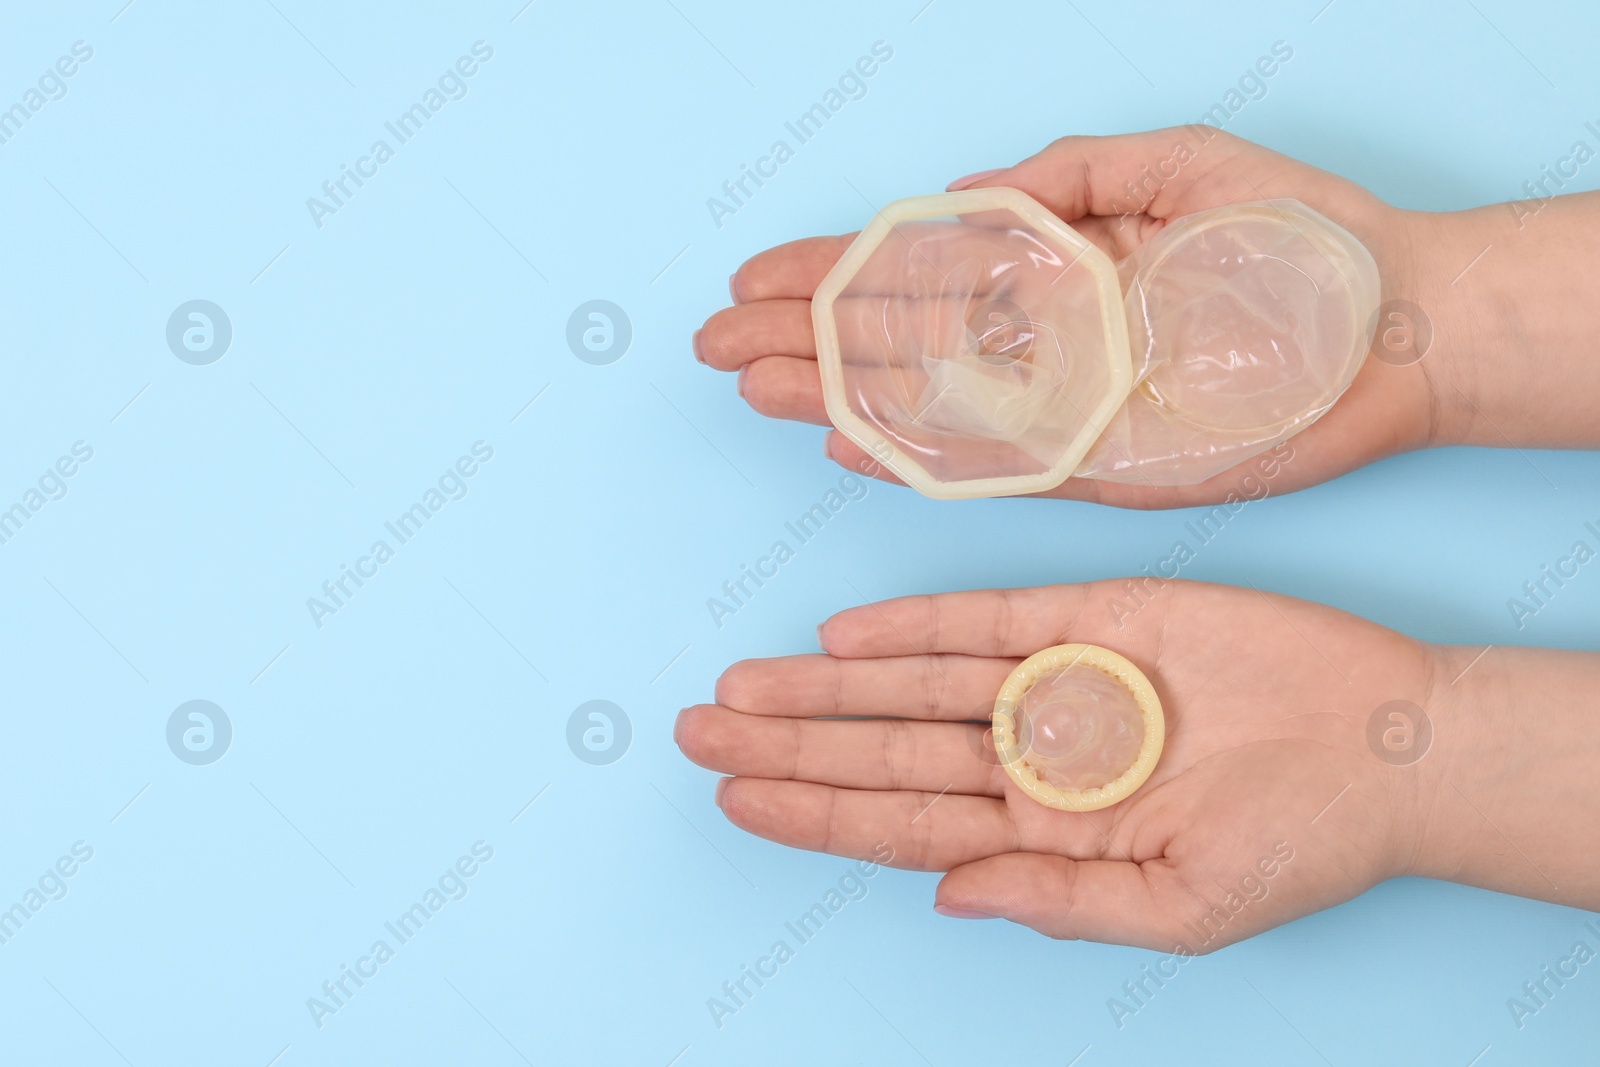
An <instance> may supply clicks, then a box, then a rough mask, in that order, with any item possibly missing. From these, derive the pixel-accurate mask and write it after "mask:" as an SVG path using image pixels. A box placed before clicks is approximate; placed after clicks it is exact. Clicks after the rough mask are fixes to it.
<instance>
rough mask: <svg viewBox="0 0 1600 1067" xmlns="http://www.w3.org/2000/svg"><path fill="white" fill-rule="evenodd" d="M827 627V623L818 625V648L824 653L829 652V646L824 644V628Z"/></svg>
mask: <svg viewBox="0 0 1600 1067" xmlns="http://www.w3.org/2000/svg"><path fill="white" fill-rule="evenodd" d="M826 625H828V624H827V623H825V622H819V623H817V647H818V648H820V649H822V650H823V651H824V652H826V651H827V650H828V646H827V645H824V644H823V643H822V628H823V627H824V626H826Z"/></svg>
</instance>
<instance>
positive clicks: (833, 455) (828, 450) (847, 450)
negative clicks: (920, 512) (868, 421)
mask: <svg viewBox="0 0 1600 1067" xmlns="http://www.w3.org/2000/svg"><path fill="white" fill-rule="evenodd" d="M822 454H823V455H825V456H827V457H828V458H829V459H831V460H833V461H834V462H835V463H837V464H839V466H841V467H844V468H845V469H847V470H852V471H855V472H856V473H857V474H862V475H865V476H866V477H868V478H876V479H877V480H878V481H880V482H888V483H889V484H890V485H902V486H903V485H905V484H906V483H905V482H903V481H901V480H900V478H899V476H897V475H896V474H895V473H894V472H893V471H891V470H890V469H889V468H888V467H885V466H884V465H883V463H882V462H881V461H880V460H879V459H878V457H877V456H874V455H873V454H872V453H870V452H868V451H867V450H866V449H864V448H862V447H861V446H860V445H858V444H856V443H855V442H854V441H852V440H850V438H848V437H846V436H845V435H844V434H842V433H840V432H839V431H838V430H829V431H828V435H827V436H826V437H824V438H823V439H822Z"/></svg>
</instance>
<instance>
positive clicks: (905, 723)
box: [676, 579, 1600, 953]
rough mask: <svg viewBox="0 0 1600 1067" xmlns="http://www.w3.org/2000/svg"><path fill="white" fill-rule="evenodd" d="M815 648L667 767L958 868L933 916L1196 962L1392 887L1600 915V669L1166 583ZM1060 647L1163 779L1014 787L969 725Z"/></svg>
mask: <svg viewBox="0 0 1600 1067" xmlns="http://www.w3.org/2000/svg"><path fill="white" fill-rule="evenodd" d="M819 636H820V638H821V643H822V647H823V648H824V649H825V650H826V652H825V654H823V655H806V656H790V657H784V658H781V659H770V660H751V661H746V662H743V663H738V664H735V665H734V666H733V667H731V668H729V670H728V671H727V673H725V674H724V675H723V676H722V678H721V680H720V681H719V682H718V684H717V703H716V704H714V705H699V706H696V707H693V708H688V709H685V710H684V712H683V713H682V715H681V716H680V717H679V719H678V724H677V730H676V737H677V741H678V744H679V746H680V747H681V748H682V749H683V751H684V753H685V754H686V755H687V756H688V757H689V758H690V759H692V760H693V761H695V762H696V763H698V764H700V765H701V766H704V767H708V768H710V769H712V770H715V771H720V772H722V773H723V774H726V775H732V776H733V777H731V778H727V779H724V780H723V781H722V782H721V783H719V785H718V787H717V801H718V804H719V805H720V806H721V808H722V810H723V812H724V814H726V815H727V817H728V818H729V819H730V820H731V821H732V822H734V823H735V824H736V825H738V826H740V827H741V828H743V829H745V830H748V831H749V832H751V833H754V834H758V835H760V836H762V837H766V838H769V839H771V840H773V841H777V842H779V843H782V844H785V845H791V846H793V847H796V848H804V849H812V850H816V851H823V852H831V853H835V854H837V855H841V856H849V857H853V858H858V859H878V858H879V857H880V856H881V855H882V853H883V850H882V848H881V846H883V845H887V846H888V847H889V848H891V849H892V850H893V859H892V860H891V861H890V862H891V864H892V865H894V866H900V867H908V868H913V869H917V870H928V871H943V872H948V873H946V874H945V876H944V878H943V879H942V880H941V881H940V883H939V888H938V893H937V898H936V899H937V907H938V908H939V910H941V911H942V912H944V913H945V914H948V915H954V916H958V917H979V916H982V917H988V916H998V917H1002V918H1006V919H1010V920H1012V921H1014V922H1019V923H1023V924H1026V925H1028V926H1031V927H1033V928H1034V929H1036V930H1039V931H1040V932H1042V933H1045V934H1049V935H1050V936H1052V937H1060V938H1081V939H1086V940H1093V941H1107V942H1116V943H1121V944H1131V945H1139V946H1143V947H1147V948H1152V949H1157V950H1160V951H1164V952H1172V951H1183V952H1191V953H1197V952H1205V951H1209V950H1212V949H1215V948H1218V947H1220V946H1222V945H1225V944H1229V943H1231V942H1233V941H1237V940H1239V939H1240V938H1243V937H1247V936H1249V935H1251V934H1254V933H1257V932H1259V931H1261V930H1264V929H1268V928H1270V927H1273V926H1277V925H1279V924H1281V923H1284V922H1287V921H1289V920H1291V919H1294V918H1297V917H1299V916H1301V915H1305V914H1308V913H1310V912H1313V911H1316V910H1319V909H1321V908H1326V907H1329V906H1331V905H1334V904H1337V903H1339V902H1341V901H1344V900H1348V899H1350V898H1351V897H1354V896H1356V895H1357V894H1359V893H1361V892H1363V891H1364V890H1366V889H1367V888H1369V887H1371V886H1372V885H1374V884H1376V883H1377V882H1379V881H1382V880H1383V879H1385V878H1389V877H1393V876H1396V875H1401V874H1425V875H1430V876H1433V877H1440V878H1451V879H1454V880H1457V881H1463V882H1468V883H1471V884H1475V885H1480V886H1486V887H1490V888H1495V889H1500V890H1504V891H1508V892H1514V893H1521V894H1523V895H1528V896H1535V897H1539V898H1542V899H1546V900H1559V901H1562V902H1565V903H1574V904H1579V905H1581V906H1587V907H1594V906H1595V905H1596V904H1597V903H1600V866H1597V865H1596V864H1594V863H1593V861H1592V856H1593V854H1594V850H1595V848H1596V847H1597V846H1600V829H1597V827H1600V788H1597V787H1596V786H1595V784H1594V782H1595V777H1594V773H1593V767H1594V765H1595V762H1596V760H1597V759H1600V742H1597V740H1596V737H1597V734H1600V731H1596V730H1595V729H1594V722H1593V719H1594V714H1593V711H1592V710H1591V709H1593V708H1594V706H1595V704H1596V702H1597V701H1596V698H1595V697H1594V696H1593V694H1594V692H1596V691H1600V669H1597V664H1596V657H1594V656H1584V655H1579V654H1573V653H1550V652H1538V651H1535V650H1507V649H1498V648H1497V649H1493V650H1491V651H1489V652H1486V653H1480V652H1479V650H1476V649H1457V648H1448V647H1440V646H1430V645H1426V644H1423V643H1421V642H1418V641H1415V640H1412V639H1410V638H1407V637H1404V636H1402V635H1400V634H1397V633H1395V632H1393V631H1391V630H1387V629H1384V628H1383V627H1381V626H1377V625H1375V624H1373V623H1370V622H1367V621H1365V620H1362V619H1359V618H1356V617H1355V616H1352V615H1349V614H1346V613H1344V612H1342V611H1338V610H1336V609H1333V608H1328V607H1323V606H1320V605H1316V604H1311V603H1307V602H1305V601H1299V600H1293V599H1290V598H1287V597H1281V596H1276V595H1273V594H1268V593H1262V592H1258V591H1256V590H1254V589H1237V588H1232V587H1228V586H1219V585H1207V584H1200V583H1195V582H1184V581H1171V582H1157V581H1155V580H1151V579H1134V580H1129V581H1115V582H1097V583H1092V584H1088V585H1071V586H1056V587H1051V588H1043V589H1029V590H1001V591H986V592H971V593H951V594H946V595H942V596H924V597H912V598H907V599H903V600H892V601H888V602H885V603H882V604H872V605H866V606H864V607H859V608H852V609H850V610H848V611H845V612H842V613H840V614H838V615H835V616H834V617H833V618H831V619H829V620H828V621H827V622H826V623H824V624H823V626H822V627H821V628H820V629H819ZM1068 642H1087V643H1090V644H1098V645H1103V646H1105V647H1107V648H1111V649H1113V650H1115V651H1117V652H1120V653H1122V654H1123V655H1125V656H1127V657H1128V658H1129V659H1130V660H1132V661H1133V662H1134V663H1135V664H1137V665H1138V666H1139V667H1140V668H1141V669H1142V670H1143V671H1144V672H1145V674H1146V675H1148V676H1149V678H1150V680H1151V682H1152V683H1153V684H1154V685H1155V688H1156V691H1157V692H1158V693H1159V694H1160V697H1161V700H1162V703H1163V707H1164V711H1165V715H1166V723H1167V740H1166V748H1165V751H1164V752H1163V754H1162V756H1161V760H1160V762H1159V763H1158V764H1157V766H1156V769H1155V772H1154V774H1152V776H1151V777H1150V779H1149V781H1148V782H1146V783H1145V785H1144V786H1142V787H1141V788H1140V789H1139V790H1138V791H1137V792H1136V793H1135V794H1134V795H1133V796H1131V797H1130V798H1128V799H1127V800H1125V801H1123V802H1121V803H1119V804H1116V805H1113V806H1112V807H1110V808H1106V809H1102V810H1100V811H1095V812H1090V813H1072V812H1062V811H1056V810H1053V809H1051V808H1047V807H1044V806H1042V805H1040V804H1039V803H1037V802H1035V801H1034V800H1032V799H1030V798H1029V797H1028V796H1026V795H1025V794H1023V793H1022V792H1021V791H1019V790H1018V789H1017V788H1016V786H1015V785H1014V784H1013V783H1012V782H1011V780H1010V778H1009V777H1008V776H1007V775H1006V773H1005V770H1004V769H1003V768H1002V767H1000V766H998V765H997V760H996V757H995V754H994V750H993V745H992V743H991V741H990V739H989V737H988V735H987V732H986V729H985V726H984V725H983V724H982V722H981V721H974V720H983V719H986V718H987V716H988V713H989V710H990V708H991V707H992V704H993V699H994V695H995V693H996V692H997V690H998V689H999V688H1000V685H1001V683H1002V682H1003V681H1004V679H1005V678H1006V676H1007V674H1009V673H1010V671H1011V670H1012V669H1013V668H1014V667H1015V666H1016V665H1017V664H1018V663H1019V662H1021V660H1022V659H1024V658H1025V657H1027V656H1029V655H1031V654H1032V653H1034V652H1037V651H1039V650H1040V649H1043V648H1047V647H1049V646H1051V645H1056V644H1062V643H1068ZM1475 655H1476V656H1477V658H1476V659H1474V656H1475ZM1458 681H1459V684H1457V683H1458ZM1395 701H1403V702H1406V703H1404V704H1391V702H1395ZM1418 708H1420V709H1423V714H1425V715H1426V716H1428V717H1429V719H1428V722H1429V725H1427V726H1424V725H1423V720H1422V718H1421V716H1419V715H1418V714H1416V713H1415V710H1414V709H1418ZM838 716H850V717H869V718H864V719H854V720H853V721H840V720H839V719H838V718H836V717H838ZM1513 841H1514V842H1515V844H1512V842H1513ZM1558 886H1559V887H1560V888H1557V887H1558Z"/></svg>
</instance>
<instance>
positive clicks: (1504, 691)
mask: <svg viewBox="0 0 1600 1067" xmlns="http://www.w3.org/2000/svg"><path fill="white" fill-rule="evenodd" d="M1430 651H1431V653H1432V656H1433V660H1434V664H1433V665H1434V671H1433V679H1434V680H1433V683H1432V685H1431V686H1430V689H1429V693H1428V699H1427V707H1426V712H1427V715H1428V718H1429V721H1430V725H1431V728H1432V738H1431V743H1430V745H1429V748H1428V750H1427V751H1426V752H1425V753H1423V754H1422V756H1421V757H1420V758H1419V759H1418V760H1417V761H1416V763H1415V764H1413V765H1412V766H1411V767H1409V768H1407V770H1409V771H1412V772H1415V773H1414V774H1413V775H1412V776H1411V777H1410V778H1409V780H1408V789H1407V793H1406V797H1407V799H1406V816H1405V818H1404V819H1403V823H1404V825H1405V826H1406V828H1407V831H1408V833H1407V840H1408V843H1409V849H1408V850H1407V851H1408V853H1409V855H1408V856H1407V858H1406V862H1403V863H1401V864H1400V865H1399V867H1400V870H1401V873H1404V874H1411V875H1419V876H1423V877H1429V878H1438V879H1443V880H1447V881H1454V882H1461V883H1464V884H1467V885H1475V886H1479V887H1482V888H1485V889H1493V890H1497V891H1500V892H1505V893H1514V894H1517V895H1519V896H1526V897H1533V898H1536V899H1540V900H1548V901H1554V902H1558V903H1564V904H1570V905H1573V906H1577V907H1585V908H1595V907H1596V906H1600V869H1597V867H1596V865H1595V863H1594V861H1593V856H1594V854H1595V850H1596V849H1600V777H1597V776H1596V773H1595V770H1596V767H1597V766H1600V730H1597V727H1600V656H1596V655H1595V654H1593V653H1578V652H1561V651H1552V650H1547V649H1533V648H1508V647H1499V646H1490V647H1489V648H1488V649H1487V650H1485V649H1484V648H1482V647H1476V648H1474V647H1470V646H1434V647H1432V648H1431V650H1430Z"/></svg>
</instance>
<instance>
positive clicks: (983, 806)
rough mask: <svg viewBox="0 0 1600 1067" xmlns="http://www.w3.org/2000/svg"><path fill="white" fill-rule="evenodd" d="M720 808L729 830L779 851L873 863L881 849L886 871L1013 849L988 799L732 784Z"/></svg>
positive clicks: (1010, 832) (1007, 827) (947, 864)
mask: <svg viewBox="0 0 1600 1067" xmlns="http://www.w3.org/2000/svg"><path fill="white" fill-rule="evenodd" d="M720 804H721V805H722V812H723V814H724V815H726V816H727V817H728V820H729V821H730V822H732V823H733V824H734V825H735V826H737V827H739V828H740V829H741V830H745V831H748V832H749V833H752V834H755V835H757V836H758V837H764V838H766V839H767V840H769V841H776V842H777V843H778V844H780V845H788V846H790V847H791V848H803V849H807V850H809V851H812V852H828V853H832V854H833V855H835V856H848V857H850V858H851V859H878V858H879V857H880V856H881V855H882V846H883V845H885V844H887V845H888V846H889V848H891V849H893V852H894V858H893V859H891V860H888V861H887V865H888V866H890V867H900V868H904V869H906V870H914V871H945V870H949V869H950V868H951V867H959V866H960V865H961V864H963V863H970V862H972V861H973V860H978V859H982V858H984V857H986V856H993V855H996V854H998V853H1001V852H1010V851H1012V850H1014V849H1015V848H1016V837H1015V829H1014V827H1013V826H1012V823H1011V816H1010V814H1009V813H1008V812H1007V810H1006V804H1005V801H1003V800H993V799H990V798H988V797H972V796H956V795H954V794H947V795H945V796H942V797H941V796H940V795H939V794H938V793H925V792H913V791H900V792H880V791H876V790H857V789H837V788H834V787H833V786H826V785H817V784H816V783H814V782H788V781H773V780H771V779H767V778H734V779H731V780H728V781H727V782H726V785H725V786H724V788H723V789H722V797H721V800H720Z"/></svg>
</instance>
